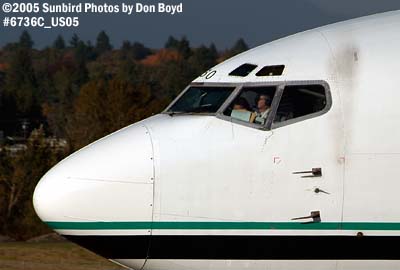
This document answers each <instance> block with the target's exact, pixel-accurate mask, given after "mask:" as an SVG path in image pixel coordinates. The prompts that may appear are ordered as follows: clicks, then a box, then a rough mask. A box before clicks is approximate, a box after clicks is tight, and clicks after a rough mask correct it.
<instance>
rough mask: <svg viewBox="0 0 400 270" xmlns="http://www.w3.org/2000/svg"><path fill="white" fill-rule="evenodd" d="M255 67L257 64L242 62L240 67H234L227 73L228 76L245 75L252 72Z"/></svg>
mask: <svg viewBox="0 0 400 270" xmlns="http://www.w3.org/2000/svg"><path fill="white" fill-rule="evenodd" d="M256 68H257V65H253V64H243V65H241V66H240V67H238V68H236V69H234V70H233V71H232V72H231V73H229V75H230V76H239V77H246V76H247V75H249V74H250V72H252V71H253V70H255V69H256Z"/></svg>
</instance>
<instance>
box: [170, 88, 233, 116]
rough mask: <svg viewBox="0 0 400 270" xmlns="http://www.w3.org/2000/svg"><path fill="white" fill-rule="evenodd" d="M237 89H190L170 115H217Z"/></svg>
mask: <svg viewBox="0 0 400 270" xmlns="http://www.w3.org/2000/svg"><path fill="white" fill-rule="evenodd" d="M234 89H235V87H190V88H189V89H188V90H187V91H186V92H185V93H184V94H183V95H182V96H181V97H180V98H179V99H178V100H177V101H176V102H175V103H174V104H173V105H172V106H171V107H170V108H169V109H168V110H167V112H168V113H215V112H217V111H218V109H219V108H220V107H221V105H222V104H223V103H224V102H225V100H226V99H227V98H228V97H229V96H230V95H231V94H232V92H233V90H234Z"/></svg>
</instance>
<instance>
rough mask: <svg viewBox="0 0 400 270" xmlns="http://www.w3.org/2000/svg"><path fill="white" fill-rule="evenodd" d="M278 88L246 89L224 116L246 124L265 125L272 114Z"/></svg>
mask: <svg viewBox="0 0 400 270" xmlns="http://www.w3.org/2000/svg"><path fill="white" fill-rule="evenodd" d="M275 91H276V87H275V86H273V87H244V88H243V89H242V90H241V92H240V94H239V95H238V96H237V97H236V98H235V99H234V100H233V101H232V103H231V104H230V105H229V106H228V108H227V109H226V110H225V111H224V115H226V116H230V117H231V118H232V119H235V120H239V121H242V122H246V123H251V124H256V125H264V124H265V123H266V121H267V118H268V116H269V114H270V112H271V104H272V99H273V98H274V96H275Z"/></svg>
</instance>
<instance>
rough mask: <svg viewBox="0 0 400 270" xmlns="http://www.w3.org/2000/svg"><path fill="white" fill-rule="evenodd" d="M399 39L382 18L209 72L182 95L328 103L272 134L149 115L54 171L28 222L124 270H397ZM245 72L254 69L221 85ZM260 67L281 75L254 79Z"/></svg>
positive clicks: (209, 120)
mask: <svg viewBox="0 0 400 270" xmlns="http://www.w3.org/2000/svg"><path fill="white" fill-rule="evenodd" d="M398 29H400V12H397V11H396V12H389V13H384V14H381V15H375V16H370V17H365V18H361V19H357V20H352V21H348V22H344V23H339V24H334V25H331V26H326V27H322V28H319V29H315V30H311V31H307V32H304V33H300V34H297V35H294V36H291V37H288V38H284V39H281V40H278V41H275V42H272V43H269V44H266V45H263V46H260V47H257V48H255V49H252V50H250V51H248V52H245V53H243V54H240V55H238V56H236V57H234V58H232V59H230V60H227V61H225V62H223V63H221V64H219V65H217V66H216V67H214V68H212V69H211V70H210V71H207V72H206V73H205V74H203V76H200V77H199V78H197V79H196V80H195V81H194V82H193V84H192V85H202V86H207V85H212V86H220V85H221V86H224V85H228V86H232V87H233V88H234V89H235V90H234V91H233V92H232V95H235V93H239V92H240V91H241V90H240V89H241V88H243V87H247V86H249V87H256V86H272V87H276V88H277V89H278V90H277V93H278V94H279V91H281V90H279V89H284V87H286V86H288V85H303V84H304V85H308V84H318V85H323V86H324V87H325V90H326V93H327V95H329V96H328V98H327V102H328V104H327V106H326V108H325V109H324V111H323V112H321V113H320V114H315V116H313V117H310V118H304V119H301V121H288V122H287V124H285V125H276V124H272V125H271V126H270V128H255V127H253V126H251V125H244V124H241V123H240V122H238V121H232V120H231V119H230V118H229V117H227V116H226V115H223V113H222V112H221V111H220V110H219V111H218V112H216V113H215V114H208V115H202V114H182V115H180V114H177V115H173V114H169V113H167V112H166V113H162V114H159V115H156V116H153V117H150V118H148V119H145V120H143V121H141V122H138V123H136V124H133V125H131V126H129V127H127V128H124V129H122V130H120V131H118V132H116V133H113V134H111V135H109V136H107V137H105V138H103V139H101V140H99V141H97V142H95V143H93V144H91V145H89V146H87V147H85V148H83V149H81V150H80V151H78V152H77V153H75V154H73V155H71V156H70V157H68V158H67V159H65V160H64V161H62V162H60V163H59V164H58V165H56V166H55V167H54V168H53V169H51V170H50V171H49V172H48V173H47V174H46V175H45V176H44V177H43V179H42V180H41V181H40V183H39V184H38V187H37V188H36V191H35V194H34V206H35V209H36V211H37V213H38V215H39V217H40V218H41V219H42V220H43V221H44V222H46V223H47V224H48V225H49V226H50V227H52V228H53V229H55V230H56V231H57V232H58V233H60V234H62V235H65V236H66V237H67V238H69V239H70V240H72V241H75V242H77V243H78V244H80V245H82V246H84V247H86V248H88V249H91V250H93V251H94V252H96V253H98V254H100V255H102V256H104V257H106V258H109V259H112V260H114V261H116V262H118V263H120V264H123V265H126V266H129V267H132V268H135V269H140V268H142V267H144V269H174V270H178V269H182V270H183V269H185V270H186V269H247V268H249V269H286V270H287V269H363V270H366V269H400V253H399V252H397V250H396V248H395V246H396V244H397V243H400V207H399V204H400V196H399V195H398V190H397V187H400V185H399V183H398V182H399V175H400V142H399V138H400V125H399V119H400V108H399V107H398V106H397V103H398V100H400V91H399V86H400V76H399V75H398V74H397V73H398V72H399V70H400V49H399V48H400V34H399V31H398ZM244 63H251V64H253V65H257V68H256V69H255V70H254V71H252V72H251V73H250V74H249V75H247V76H244V77H240V76H230V75H228V74H229V73H230V72H231V71H232V70H234V69H235V68H237V67H238V66H240V65H242V64H244ZM268 65H285V70H284V72H283V74H282V75H280V76H267V77H265V76H264V77H263V76H256V75H255V74H256V73H257V71H258V70H259V69H261V68H262V67H264V66H268ZM227 102H228V101H227ZM277 102H279V100H278V101H277ZM315 168H318V169H321V171H322V174H321V175H318V176H317V177H313V176H315V175H313V174H310V171H311V170H312V169H315ZM304 176H306V177H304ZM311 212H319V216H318V219H313V218H312V217H310V218H307V216H310V215H311ZM295 218H300V219H295ZM393 245H394V246H393Z"/></svg>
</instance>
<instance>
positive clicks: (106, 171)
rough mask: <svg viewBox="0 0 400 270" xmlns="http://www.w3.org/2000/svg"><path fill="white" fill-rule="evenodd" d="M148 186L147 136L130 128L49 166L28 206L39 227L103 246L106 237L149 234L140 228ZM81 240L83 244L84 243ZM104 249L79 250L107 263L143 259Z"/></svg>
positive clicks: (148, 216)
mask: <svg viewBox="0 0 400 270" xmlns="http://www.w3.org/2000/svg"><path fill="white" fill-rule="evenodd" d="M153 181H154V156H153V145H152V140H151V135H150V133H149V131H148V129H147V128H146V126H144V125H140V124H135V125H132V126H129V127H127V128H125V129H122V130H120V131H118V132H116V133H114V134H111V135H109V136H107V137H105V138H103V139H100V140H99V141H97V142H95V143H92V144H90V145H89V146H87V147H85V148H83V149H81V150H79V151H78V152H76V153H74V154H72V155H71V156H69V157H67V158H66V159H64V160H63V161H61V162H60V163H59V164H57V165H56V166H54V167H53V168H52V169H51V170H50V171H49V172H47V173H46V174H45V175H44V176H43V178H42V179H41V180H40V182H39V183H38V185H37V187H36V189H35V192H34V194H33V205H34V208H35V211H36V213H37V215H38V216H39V217H40V219H41V220H42V221H43V222H45V223H47V224H48V225H49V226H50V227H51V228H53V229H54V230H56V231H57V232H59V233H60V234H62V235H65V236H68V237H67V238H69V237H71V238H74V239H75V240H76V239H77V237H78V238H79V237H80V236H88V235H91V236H96V237H97V236H100V239H102V241H103V243H102V244H100V245H104V246H107V245H108V244H109V243H107V240H105V239H107V237H106V236H107V235H115V233H116V234H118V235H126V234H129V235H130V236H131V235H132V234H134V235H141V236H143V235H149V234H150V230H149V228H151V227H150V225H149V226H148V228H147V227H143V226H144V225H143V224H149V223H151V220H152V205H153ZM137 224H142V226H141V227H140V228H138V227H137ZM135 226H136V227H135ZM84 239H85V241H84V242H85V243H87V242H88V239H89V238H87V237H86V238H84ZM93 239H94V238H93ZM93 239H92V240H93ZM104 240H105V241H106V242H104ZM90 241H91V240H90ZM90 241H89V242H90ZM113 241H114V242H115V243H117V242H118V241H117V242H116V241H115V238H113ZM77 242H78V244H79V241H77ZM95 245H96V243H94V242H93V241H92V242H91V244H90V246H95ZM84 246H85V244H84ZM104 246H103V247H101V249H100V250H96V248H95V249H92V248H91V247H89V246H87V245H86V246H85V247H87V248H89V249H92V251H94V252H96V253H99V254H100V255H103V256H104V257H107V258H109V259H132V258H136V259H139V258H140V257H141V256H144V258H145V255H146V254H145V252H146V250H147V249H146V247H145V245H144V246H143V250H141V251H138V250H137V251H138V252H139V253H143V254H138V253H136V254H126V251H122V254H121V253H120V254H118V252H117V251H118V250H119V249H120V248H118V247H112V245H110V247H109V248H106V249H105V248H104ZM99 248H100V247H99ZM124 252H125V253H124Z"/></svg>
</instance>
